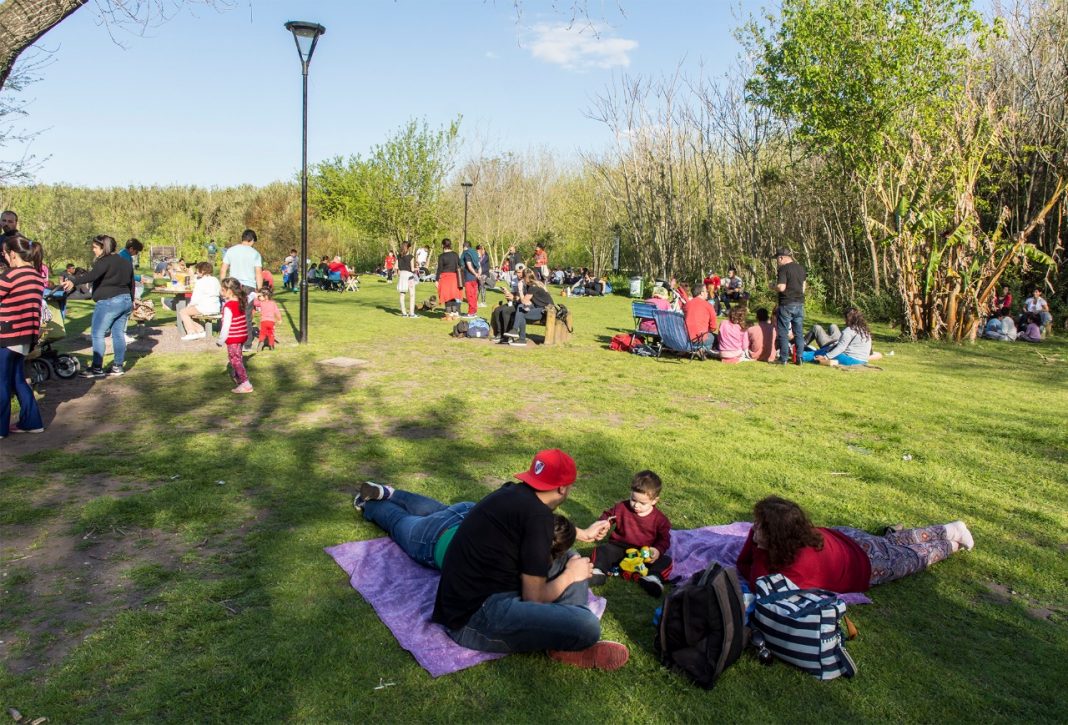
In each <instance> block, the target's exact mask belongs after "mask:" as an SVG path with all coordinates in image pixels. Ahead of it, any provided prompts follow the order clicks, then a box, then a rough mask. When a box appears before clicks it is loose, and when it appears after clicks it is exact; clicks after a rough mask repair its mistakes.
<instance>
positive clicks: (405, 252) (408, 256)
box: [397, 242, 418, 317]
mask: <svg viewBox="0 0 1068 725" xmlns="http://www.w3.org/2000/svg"><path fill="white" fill-rule="evenodd" d="M417 280H418V278H417V277H416V275H415V269H414V267H413V259H412V244H411V242H401V253H400V257H398V258H397V292H398V293H400V310H401V317H418V315H416V314H415V283H416V281H417ZM405 295H408V301H407V305H405V298H404V296H405Z"/></svg>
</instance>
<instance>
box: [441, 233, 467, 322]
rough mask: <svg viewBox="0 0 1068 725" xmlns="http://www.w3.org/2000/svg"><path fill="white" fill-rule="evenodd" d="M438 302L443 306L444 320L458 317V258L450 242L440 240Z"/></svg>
mask: <svg viewBox="0 0 1068 725" xmlns="http://www.w3.org/2000/svg"><path fill="white" fill-rule="evenodd" d="M436 279H437V282H438V301H439V302H441V303H442V304H443V305H445V319H455V318H457V317H459V316H460V299H461V297H462V295H461V294H460V290H461V289H463V285H462V284H461V283H460V256H459V255H458V254H456V252H454V251H452V240H451V239H442V240H441V254H439V255H438V269H437V274H436Z"/></svg>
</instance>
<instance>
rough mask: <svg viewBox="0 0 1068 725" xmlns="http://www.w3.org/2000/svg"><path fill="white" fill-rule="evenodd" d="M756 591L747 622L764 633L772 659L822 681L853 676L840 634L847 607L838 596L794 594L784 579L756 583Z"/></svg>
mask: <svg viewBox="0 0 1068 725" xmlns="http://www.w3.org/2000/svg"><path fill="white" fill-rule="evenodd" d="M756 588H757V592H758V594H757V599H756V602H755V603H754V608H753V614H752V616H751V617H750V618H749V622H750V625H751V626H753V627H755V628H756V629H759V630H760V631H761V632H763V634H764V639H765V641H766V643H767V647H768V649H769V650H771V652H772V654H774V655H775V656H776V657H778V658H779V659H781V660H783V661H785V662H789V663H790V664H791V665H794V666H795V667H800V668H801V669H802V670H804V671H805V672H807V673H809V674H810V675H813V676H815V677H818V678H820V679H821V680H833V679H834V678H836V677H841V676H845V677H852V676H853V675H855V674H856V673H857V666H856V664H855V663H854V662H853V658H852V657H850V656H849V653H848V652H846V650H845V643H844V640H845V638H844V637H843V635H842V631H841V628H840V623H841V621H842V619H843V618H844V617H845V611H846V605H845V602H843V601H842V600H841V599H840V598H839V597H838V595H837V594H835V593H834V592H830V591H827V590H826V589H798V588H797V585H796V584H794V583H793V582H792V581H790V580H789V579H788V578H786V577H785V576H783V575H782V574H769V575H768V576H762V577H760V578H759V579H757V580H756Z"/></svg>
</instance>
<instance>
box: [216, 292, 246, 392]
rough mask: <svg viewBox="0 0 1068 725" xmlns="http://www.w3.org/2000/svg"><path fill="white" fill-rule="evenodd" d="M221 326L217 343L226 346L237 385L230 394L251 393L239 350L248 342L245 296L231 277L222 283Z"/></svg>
mask: <svg viewBox="0 0 1068 725" xmlns="http://www.w3.org/2000/svg"><path fill="white" fill-rule="evenodd" d="M222 297H223V300H224V304H223V311H222V326H221V328H220V329H219V343H218V344H220V345H222V344H223V343H224V342H225V344H226V354H227V355H228V356H229V358H230V377H232V378H233V379H234V382H235V383H237V387H236V388H234V389H233V390H231V391H230V392H231V393H251V392H252V383H250V382H249V381H248V373H247V372H246V371H245V361H244V359H243V356H242V352H241V348H242V346H243V345H244V344H245V341H246V340H248V317H246V316H245V305H246V300H245V295H244V294H243V293H242V292H241V283H240V282H238V281H237V280H236V279H234V278H233V277H227V278H226V279H224V280H223V281H222Z"/></svg>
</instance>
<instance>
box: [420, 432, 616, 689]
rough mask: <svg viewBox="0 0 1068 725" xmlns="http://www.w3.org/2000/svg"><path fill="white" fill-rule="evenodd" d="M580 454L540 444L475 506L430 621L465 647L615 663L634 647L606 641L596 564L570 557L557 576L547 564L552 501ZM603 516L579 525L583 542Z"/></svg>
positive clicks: (447, 563)
mask: <svg viewBox="0 0 1068 725" xmlns="http://www.w3.org/2000/svg"><path fill="white" fill-rule="evenodd" d="M576 475H577V472H576V469H575V461H574V460H573V459H572V458H571V456H569V455H568V454H566V453H564V452H563V451H561V450H559V449H551V450H544V451H540V452H538V453H537V454H536V455H535V456H534V459H533V460H532V461H531V464H530V468H529V470H526V471H523V472H521V473H517V474H516V476H515V477H516V478H517V479H518V483H512V484H506V485H504V486H502V487H501V488H500V489H498V490H496V491H494V492H493V493H491V494H490V495H488V496H486V497H485V498H484V499H482V500H481V501H480V502H479V503H477V504H475V506H474V507H473V508H471V509H470V510H469V511H468V512H467V515H466V516H465V517H464V519H463V521H462V522H461V523H460V525H459V527H457V529H456V533H455V534H454V535H453V537H452V541H451V542H450V543H449V546H448V549H447V550H446V551H445V555H444V557H443V559H442V563H441V581H440V582H439V583H438V591H437V597H436V599H435V602H434V614H433V617H432V621H434V622H436V623H437V624H441V625H443V626H444V627H445V631H446V633H447V634H448V635H449V636H450V637H451V638H452V639H453V640H454V641H455V642H456V643H457V644H459V645H460V646H462V647H467V648H469V649H475V650H480V651H483V652H506V653H507V652H539V651H545V652H547V653H548V655H549V656H550V657H552V658H553V659H555V660H558V661H561V662H566V663H568V664H572V665H575V666H578V667H587V668H598V669H604V670H615V669H618V668H620V667H622V666H623V665H624V664H625V663H626V662H627V659H628V658H629V656H630V654H629V652H628V651H627V648H626V646H625V645H623V644H620V643H618V642H608V641H604V640H600V636H601V622H600V620H599V619H598V618H597V615H595V614H594V613H593V612H592V611H590V609H589V606H588V601H589V579H590V576H591V575H592V573H593V564H592V563H591V562H590V560H589V558H587V557H585V556H572V557H570V558H568V559H567V561H566V563H564V567H563V571H562V572H561V573H560V574H559V576H555V577H553V576H552V572H551V570H550V548H551V544H552V539H553V509H555V508H556V507H557V506H559V505H560V504H562V503H563V502H564V501H565V500H567V497H568V494H569V493H570V491H571V485H572V484H573V483H574V482H575V477H576ZM610 527H611V525H610V524H609V522H607V521H598V522H595V523H593V524H591V525H590V526H589V527H587V528H585V529H577V530H576V535H577V538H578V539H579V540H580V541H585V542H592V541H599V540H600V539H603V538H604V537H605V536H606V535H607V534H608V530H609V528H610Z"/></svg>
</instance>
